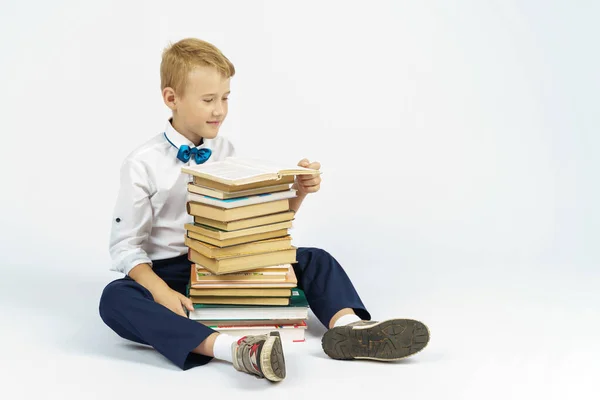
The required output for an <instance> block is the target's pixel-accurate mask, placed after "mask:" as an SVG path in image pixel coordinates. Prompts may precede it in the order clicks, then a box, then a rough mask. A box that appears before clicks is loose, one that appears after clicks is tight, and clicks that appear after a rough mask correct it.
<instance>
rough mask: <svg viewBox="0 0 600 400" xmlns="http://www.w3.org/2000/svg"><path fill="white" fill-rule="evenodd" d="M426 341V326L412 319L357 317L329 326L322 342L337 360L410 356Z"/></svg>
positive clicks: (324, 347) (384, 358) (427, 330)
mask: <svg viewBox="0 0 600 400" xmlns="http://www.w3.org/2000/svg"><path fill="white" fill-rule="evenodd" d="M428 342H429V329H427V327H426V326H425V325H424V324H423V323H421V322H419V321H415V320H412V319H388V320H386V321H382V322H377V321H357V322H353V323H351V324H348V325H345V326H338V327H335V328H331V329H329V330H328V331H327V332H325V335H323V339H322V340H321V345H322V346H323V350H324V351H325V353H326V354H327V355H328V356H329V357H331V358H335V359H337V360H353V359H365V360H377V361H393V360H399V359H401V358H405V357H408V356H411V355H413V354H415V353H418V352H419V351H421V350H423V348H424V347H425V346H426V345H427V343H428Z"/></svg>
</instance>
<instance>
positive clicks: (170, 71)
mask: <svg viewBox="0 0 600 400" xmlns="http://www.w3.org/2000/svg"><path fill="white" fill-rule="evenodd" d="M200 66H205V67H206V66H207V67H213V68H215V69H216V70H217V71H219V72H220V73H221V75H223V76H224V77H226V78H231V77H232V76H234V75H235V68H234V67H233V64H232V63H231V61H229V59H228V58H227V57H225V56H224V55H223V53H221V50H219V49H218V48H217V47H216V46H214V45H213V44H211V43H208V42H206V41H204V40H200V39H196V38H187V39H182V40H180V41H178V42H177V43H174V44H170V45H169V46H168V47H167V48H165V49H164V51H163V53H162V61H161V63H160V89H161V91H162V90H163V89H164V88H166V87H171V88H173V90H175V92H176V93H177V94H178V95H180V96H183V95H184V92H185V88H186V86H187V79H188V74H189V73H190V72H191V71H192V70H193V69H194V68H195V67H200Z"/></svg>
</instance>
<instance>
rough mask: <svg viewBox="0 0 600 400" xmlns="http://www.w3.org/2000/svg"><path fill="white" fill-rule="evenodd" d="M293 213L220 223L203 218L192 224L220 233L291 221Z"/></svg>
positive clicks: (285, 212) (287, 212)
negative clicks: (216, 230)
mask: <svg viewBox="0 0 600 400" xmlns="http://www.w3.org/2000/svg"><path fill="white" fill-rule="evenodd" d="M294 214H295V213H294V211H292V210H290V211H284V212H280V213H276V214H269V215H262V216H260V217H254V218H246V219H238V220H236V221H229V222H221V221H215V220H214V219H209V218H204V217H194V223H196V224H199V225H206V226H210V227H211V228H215V229H219V230H222V231H237V230H240V229H246V228H253V227H255V226H262V225H269V224H274V223H277V222H285V221H293V220H294Z"/></svg>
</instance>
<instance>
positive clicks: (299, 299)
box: [194, 288, 308, 309]
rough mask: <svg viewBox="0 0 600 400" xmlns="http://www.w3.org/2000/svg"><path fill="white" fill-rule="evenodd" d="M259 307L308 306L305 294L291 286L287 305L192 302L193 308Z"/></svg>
mask: <svg viewBox="0 0 600 400" xmlns="http://www.w3.org/2000/svg"><path fill="white" fill-rule="evenodd" d="M260 307H266V308H271V307H308V301H307V300H306V295H305V294H304V292H303V291H302V290H301V289H298V288H293V289H292V295H291V296H290V304H289V305H287V306H265V305H249V304H194V308H195V309H197V308H260Z"/></svg>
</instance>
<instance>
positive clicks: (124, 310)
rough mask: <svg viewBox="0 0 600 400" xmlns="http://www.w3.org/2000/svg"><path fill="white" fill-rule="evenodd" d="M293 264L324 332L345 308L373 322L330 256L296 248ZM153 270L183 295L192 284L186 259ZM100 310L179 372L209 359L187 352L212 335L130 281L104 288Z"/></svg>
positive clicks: (109, 322)
mask: <svg viewBox="0 0 600 400" xmlns="http://www.w3.org/2000/svg"><path fill="white" fill-rule="evenodd" d="M296 260H297V263H295V264H293V267H294V271H295V272H296V276H297V277H298V287H299V288H300V289H302V290H304V292H305V294H306V298H307V300H308V303H309V305H310V308H311V310H312V312H313V313H314V314H315V316H316V317H317V318H318V319H319V321H321V323H322V324H323V325H325V326H326V327H328V326H329V321H330V320H331V317H333V315H334V314H335V313H337V312H338V311H339V310H341V309H343V308H352V309H354V312H355V313H356V314H357V315H358V316H359V317H360V318H361V319H365V320H370V319H371V315H370V314H369V312H368V311H367V310H366V308H365V306H364V305H363V303H362V301H361V299H360V297H359V296H358V293H357V292H356V290H355V289H354V286H353V285H352V282H351V281H350V279H349V278H348V276H347V275H346V272H345V271H344V270H343V269H342V267H341V265H340V264H339V263H338V262H337V261H336V260H335V258H333V257H332V256H331V255H330V254H329V253H327V252H326V251H324V250H321V249H316V248H306V247H300V248H298V250H297V255H296ZM152 268H153V270H154V272H155V273H156V274H157V275H158V276H159V277H161V278H162V279H163V280H164V281H165V282H166V283H167V284H168V285H169V287H170V288H171V289H173V290H176V291H178V292H179V293H185V289H186V285H187V284H188V282H189V279H190V261H188V258H187V254H184V255H182V256H179V257H175V258H171V259H166V260H157V261H153V265H152ZM99 311H100V317H101V318H102V320H103V321H104V323H106V325H108V326H109V327H110V328H111V329H112V330H113V331H115V332H116V333H117V334H118V335H119V336H121V337H123V338H125V339H128V340H131V341H134V342H137V343H141V344H146V345H150V346H152V347H154V348H155V349H156V350H157V351H158V352H159V353H161V354H162V355H163V356H165V357H166V358H167V359H169V360H170V361H171V362H173V363H174V364H175V365H177V366H178V367H180V368H181V369H183V370H186V369H189V368H191V367H195V366H199V365H204V364H206V363H207V362H209V361H210V360H211V359H212V357H208V356H203V355H200V354H195V353H191V351H192V350H193V349H195V348H196V347H198V345H199V344H200V343H202V341H204V339H206V338H207V337H208V336H209V335H211V334H212V333H214V332H215V331H214V330H212V329H211V328H208V327H206V326H204V325H202V324H201V323H198V322H196V321H193V320H190V319H188V318H185V317H182V316H181V315H178V314H175V313H174V312H172V311H171V310H169V309H168V308H166V307H164V306H163V305H161V304H158V303H156V302H155V301H154V298H153V297H152V294H151V293H150V292H149V291H148V290H147V289H146V288H144V287H143V286H142V285H140V284H139V283H137V282H135V281H134V280H133V279H131V278H130V277H129V276H126V277H124V278H121V279H117V280H115V281H112V282H111V283H109V284H108V285H107V286H106V288H104V291H103V292H102V297H101V298H100V307H99Z"/></svg>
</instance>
